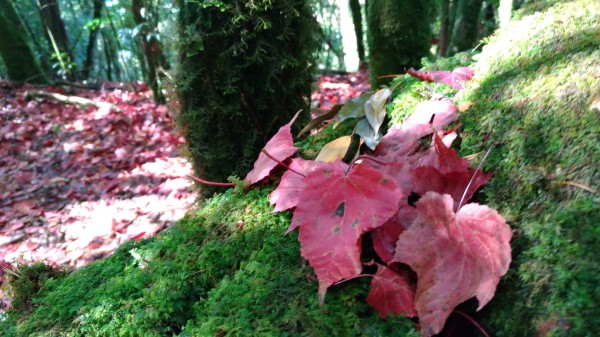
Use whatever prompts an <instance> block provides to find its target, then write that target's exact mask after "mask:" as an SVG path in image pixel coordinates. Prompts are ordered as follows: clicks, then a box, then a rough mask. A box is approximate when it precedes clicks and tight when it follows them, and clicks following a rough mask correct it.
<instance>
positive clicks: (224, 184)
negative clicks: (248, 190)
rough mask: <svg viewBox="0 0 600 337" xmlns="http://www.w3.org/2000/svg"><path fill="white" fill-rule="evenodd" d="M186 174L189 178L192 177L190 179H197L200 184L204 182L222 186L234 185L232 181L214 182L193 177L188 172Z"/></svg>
mask: <svg viewBox="0 0 600 337" xmlns="http://www.w3.org/2000/svg"><path fill="white" fill-rule="evenodd" d="M187 176H188V177H190V178H192V179H194V180H195V181H197V182H199V183H201V184H204V185H209V186H222V187H235V184H234V183H215V182H212V181H208V180H204V179H200V178H198V177H194V176H193V175H191V174H188V175H187Z"/></svg>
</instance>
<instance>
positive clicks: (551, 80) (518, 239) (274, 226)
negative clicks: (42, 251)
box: [0, 0, 600, 337]
mask: <svg viewBox="0 0 600 337" xmlns="http://www.w3.org/2000/svg"><path fill="white" fill-rule="evenodd" d="M521 17H522V18H521V19H520V21H517V22H515V23H513V24H512V26H511V28H510V30H508V31H507V32H505V33H501V34H498V35H496V36H494V37H492V38H491V40H490V43H489V45H487V46H486V47H485V48H484V49H483V51H482V53H481V54H480V55H478V56H477V63H476V65H475V68H476V77H475V78H474V79H473V80H472V82H471V83H470V84H468V85H467V88H466V89H465V90H464V91H462V92H461V93H460V94H461V96H460V97H458V98H455V99H456V100H462V101H467V100H468V101H471V102H473V103H474V105H473V106H472V107H471V108H470V109H469V110H468V111H467V112H465V113H463V114H462V115H461V118H460V124H461V125H462V129H461V130H462V132H461V137H462V144H461V145H462V149H461V151H462V154H463V155H466V154H472V153H476V152H479V151H483V150H486V149H487V148H489V147H490V146H491V145H492V144H496V147H495V149H494V150H493V152H492V153H491V155H490V157H489V158H488V159H487V160H486V163H485V164H484V168H485V169H486V170H494V171H496V174H495V176H494V178H493V179H492V180H491V181H490V183H489V184H488V185H487V186H486V187H485V188H484V190H483V193H482V194H481V195H480V196H479V199H480V201H482V202H485V203H488V204H490V205H491V206H492V207H494V208H496V209H498V210H499V211H500V212H501V213H502V214H503V215H505V216H506V217H507V218H508V220H509V222H510V224H511V226H512V227H513V229H514V239H513V241H512V246H513V264H512V266H511V269H510V270H509V273H508V275H506V276H505V278H503V280H502V281H501V283H500V285H499V287H498V291H497V294H496V296H495V298H494V299H493V300H492V301H491V302H490V303H489V304H488V306H486V307H485V308H484V309H483V310H482V311H481V312H480V313H477V314H476V315H475V319H476V320H478V321H479V322H481V323H482V324H483V325H484V326H485V327H486V329H487V330H488V331H489V332H490V333H491V334H492V335H493V336H498V337H504V336H511V337H519V336H545V337H550V336H553V337H557V336H575V337H578V336H582V337H583V336H594V335H595V334H596V333H597V331H600V319H599V318H598V317H597V315H595V313H596V306H597V305H598V303H600V264H599V263H597V258H598V256H600V226H599V224H600V196H599V195H598V194H597V193H593V192H590V191H591V189H595V190H600V186H599V183H600V172H599V167H600V137H599V135H600V117H599V116H600V115H599V114H598V111H596V110H593V109H592V108H591V107H590V106H591V103H592V102H593V101H595V100H596V98H594V97H597V95H598V92H600V48H599V47H600V20H599V19H600V3H598V2H596V1H593V0H590V1H584V0H580V1H573V2H569V3H565V4H559V5H555V6H554V7H552V8H550V9H549V10H547V11H545V12H540V13H533V14H529V13H522V14H521ZM514 32H518V34H516V33H514ZM461 63H462V61H461V60H460V59H458V58H455V59H451V60H443V61H442V62H440V63H436V64H433V65H427V67H428V68H430V69H439V67H447V69H451V68H453V67H454V66H456V65H462V64H461ZM443 64H445V65H446V66H444V65H443ZM396 84H397V85H398V86H397V88H396V89H395V90H394V96H395V99H394V101H393V104H390V105H389V106H388V110H389V111H390V112H391V115H392V116H391V120H392V121H393V122H397V121H400V120H402V118H403V117H404V116H406V114H408V113H410V112H411V111H412V110H413V109H414V105H416V103H417V102H418V101H420V100H423V99H427V98H430V97H435V96H439V95H442V96H447V97H451V96H452V95H454V94H455V93H456V91H454V90H452V89H448V88H447V87H444V86H443V85H439V84H431V83H424V82H420V81H417V80H416V79H413V78H410V77H401V78H398V79H396V80H395V82H393V84H392V85H396ZM341 133H345V131H344V130H343V129H336V130H333V129H331V128H327V129H326V131H325V132H324V133H322V134H320V135H317V136H311V137H308V138H306V139H305V140H303V141H301V142H299V143H298V145H300V146H301V147H302V153H303V155H305V156H307V157H313V156H315V155H316V153H317V152H318V149H319V148H320V147H321V146H322V145H323V144H325V143H326V142H328V141H330V140H332V139H334V138H337V137H338V136H340V135H341ZM577 184H579V185H577ZM270 189H271V188H269V187H268V188H253V189H250V190H248V191H245V192H239V191H237V192H236V191H234V190H231V191H228V192H226V193H224V194H222V195H219V196H217V197H215V198H212V199H209V200H207V201H206V202H205V206H204V208H203V209H202V210H200V211H199V212H198V213H196V214H192V215H189V216H187V217H186V218H184V219H182V220H181V221H179V222H178V223H177V224H176V225H175V226H173V227H172V228H171V229H169V230H167V231H165V232H164V233H162V234H161V235H159V236H157V237H155V238H153V239H150V240H146V241H139V242H130V243H128V244H126V245H125V246H123V247H121V248H120V249H119V250H118V251H117V252H116V253H115V254H114V255H113V256H111V257H110V258H108V259H103V260H100V261H98V262H95V263H93V264H92V265H90V266H88V267H85V268H82V269H80V270H77V271H75V272H73V273H71V274H69V275H67V276H65V275H63V274H56V275H54V274H52V273H48V270H46V269H44V268H41V269H39V270H38V269H35V268H39V267H32V269H31V272H29V271H27V267H23V268H24V269H21V272H22V273H25V274H27V273H28V274H27V275H31V276H32V277H31V278H28V280H31V281H32V282H33V284H32V283H31V282H29V281H28V282H24V283H23V284H26V285H27V287H29V288H27V289H32V290H31V294H30V295H29V296H22V300H20V301H22V303H21V304H23V305H24V307H22V308H25V309H26V310H20V311H9V312H7V313H6V314H5V315H4V316H0V335H3V336H137V335H144V336H169V335H175V336H248V335H261V336H416V335H417V332H416V330H415V329H414V327H413V324H412V321H410V320H408V319H403V318H390V319H388V320H387V321H384V320H381V319H380V318H379V317H378V316H377V315H376V314H375V313H374V311H373V310H372V309H370V308H369V307H368V306H367V305H366V304H365V302H364V299H365V297H366V290H367V287H366V285H367V283H368V280H360V279H359V280H354V281H350V282H347V283H346V284H342V285H339V286H335V287H333V288H332V289H331V290H330V291H329V292H328V295H327V298H326V303H325V306H324V307H323V308H321V307H319V305H318V299H317V293H316V290H317V284H316V281H315V280H314V276H313V272H312V269H311V268H310V266H309V265H308V264H307V263H306V262H305V261H304V260H303V259H302V258H301V257H300V254H299V245H298V242H297V238H296V235H297V234H296V233H292V234H290V235H287V236H284V235H283V232H284V231H285V229H286V228H287V226H288V225H289V222H290V220H289V214H287V213H285V212H284V213H280V214H272V213H270V210H271V207H270V206H269V203H268V199H267V196H268V193H269V192H270ZM588 189H589V190H588ZM36 271H39V272H40V273H42V274H43V275H41V277H39V278H36V277H33V276H34V275H35V272H36ZM36 282H37V284H36ZM14 284H15V285H17V286H18V283H14ZM38 289H39V290H38ZM21 293H22V294H23V292H21ZM471 304H473V303H471V302H469V304H468V305H471ZM17 307H18V305H17Z"/></svg>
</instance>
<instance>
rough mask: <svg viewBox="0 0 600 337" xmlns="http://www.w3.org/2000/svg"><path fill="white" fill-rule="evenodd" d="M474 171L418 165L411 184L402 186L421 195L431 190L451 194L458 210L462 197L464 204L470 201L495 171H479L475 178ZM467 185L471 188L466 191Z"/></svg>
mask: <svg viewBox="0 0 600 337" xmlns="http://www.w3.org/2000/svg"><path fill="white" fill-rule="evenodd" d="M474 173H475V170H474V169H473V170H468V171H465V172H449V173H446V174H444V173H441V172H440V171H438V170H437V169H435V168H433V167H430V166H424V167H417V168H416V169H414V170H413V171H412V172H411V175H410V177H411V178H412V180H411V184H410V186H405V185H402V184H401V185H400V186H401V187H402V188H403V189H404V188H406V190H410V191H411V192H415V193H417V194H419V195H423V194H425V193H427V192H429V191H433V192H438V193H440V194H450V196H451V197H452V199H453V200H454V209H455V210H456V208H457V207H458V203H459V202H460V200H461V199H464V200H463V204H464V203H465V202H466V201H469V200H470V199H471V197H473V194H474V193H475V191H477V189H478V188H479V187H481V186H482V185H483V184H485V183H487V182H488V181H489V180H490V178H491V177H492V175H493V173H482V172H481V171H478V172H477V174H476V175H475V177H474V178H473V174H474ZM471 178H473V181H472V182H471V185H469V182H470V181H471ZM467 186H469V190H468V191H466V192H465V190H466V189H467ZM463 195H464V198H463Z"/></svg>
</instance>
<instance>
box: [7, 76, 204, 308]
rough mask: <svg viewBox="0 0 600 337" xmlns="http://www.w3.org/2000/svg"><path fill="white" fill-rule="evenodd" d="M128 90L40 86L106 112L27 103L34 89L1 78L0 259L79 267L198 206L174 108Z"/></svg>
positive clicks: (144, 93) (140, 88)
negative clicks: (92, 103)
mask: <svg viewBox="0 0 600 337" xmlns="http://www.w3.org/2000/svg"><path fill="white" fill-rule="evenodd" d="M108 85H112V86H115V85H116V84H108ZM121 87H122V88H121V89H119V88H117V89H114V88H113V89H110V90H109V89H106V90H88V89H78V90H74V91H72V92H68V93H65V92H64V90H63V89H61V88H42V89H43V90H44V91H47V92H55V93H62V94H67V95H73V96H79V97H84V98H88V99H92V100H93V101H95V102H103V103H110V104H112V105H113V107H114V109H110V108H108V107H107V108H100V109H99V108H97V107H86V108H78V107H76V106H74V105H67V104H63V103H58V102H55V101H53V100H49V99H46V98H44V99H36V100H31V101H26V100H25V99H24V93H25V91H27V90H31V89H32V87H31V86H22V87H13V86H12V84H11V83H8V82H2V83H0V121H1V123H0V144H1V146H0V176H2V177H3V178H4V179H2V181H0V264H2V265H4V266H6V265H7V264H8V263H15V262H21V263H31V262H35V261H46V262H48V263H50V264H54V265H61V264H68V265H72V266H81V265H84V264H87V263H89V262H90V261H93V260H95V259H97V258H99V257H102V256H106V255H107V254H109V253H111V252H112V251H114V250H115V249H116V248H117V247H118V246H119V245H120V244H121V243H123V242H124V241H126V240H129V239H132V238H138V237H142V236H150V235H153V234H154V233H156V232H158V231H160V230H162V229H163V228H164V227H165V226H168V225H170V224H171V223H173V222H174V221H175V220H177V219H178V218H180V217H181V216H183V214H184V213H185V209H186V208H187V206H188V205H191V204H192V203H193V200H194V195H193V192H192V189H191V187H190V186H191V183H190V182H189V181H188V179H187V177H186V175H187V174H189V173H190V172H191V168H190V165H189V164H188V163H187V162H186V161H185V160H183V159H182V158H179V155H178V153H177V151H178V149H179V148H180V147H181V145H182V144H183V142H184V140H183V138H182V137H180V136H177V135H175V132H174V130H173V121H172V118H171V116H170V115H169V112H168V109H167V108H166V107H165V106H163V105H156V104H154V103H152V99H151V92H149V91H148V90H147V88H146V87H145V85H138V88H137V89H138V91H137V92H133V91H130V90H129V88H128V87H127V86H121ZM36 89H37V90H40V88H36ZM1 272H2V271H1V269H0V276H1ZM0 297H1V296H0Z"/></svg>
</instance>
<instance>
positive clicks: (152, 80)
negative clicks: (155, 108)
mask: <svg viewBox="0 0 600 337" xmlns="http://www.w3.org/2000/svg"><path fill="white" fill-rule="evenodd" d="M142 8H144V9H145V11H144V12H145V14H144V15H142ZM131 10H132V13H133V20H134V21H135V23H136V25H138V26H141V25H143V27H142V28H141V29H140V32H139V34H138V39H139V40H140V45H141V47H142V54H143V69H144V70H145V71H144V78H145V80H146V83H147V84H148V86H150V88H152V93H153V94H154V101H155V102H157V103H164V102H165V97H164V95H163V94H162V91H161V88H160V83H159V76H158V71H159V70H160V69H161V68H164V69H168V65H167V61H166V58H165V56H164V54H163V52H162V47H161V45H160V42H159V41H158V39H157V38H156V28H157V27H156V25H157V24H158V20H157V19H156V18H154V20H151V19H149V17H150V16H151V15H154V16H157V15H158V13H157V12H156V11H154V10H153V9H152V8H150V6H147V4H145V3H143V1H142V0H132V1H131Z"/></svg>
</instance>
